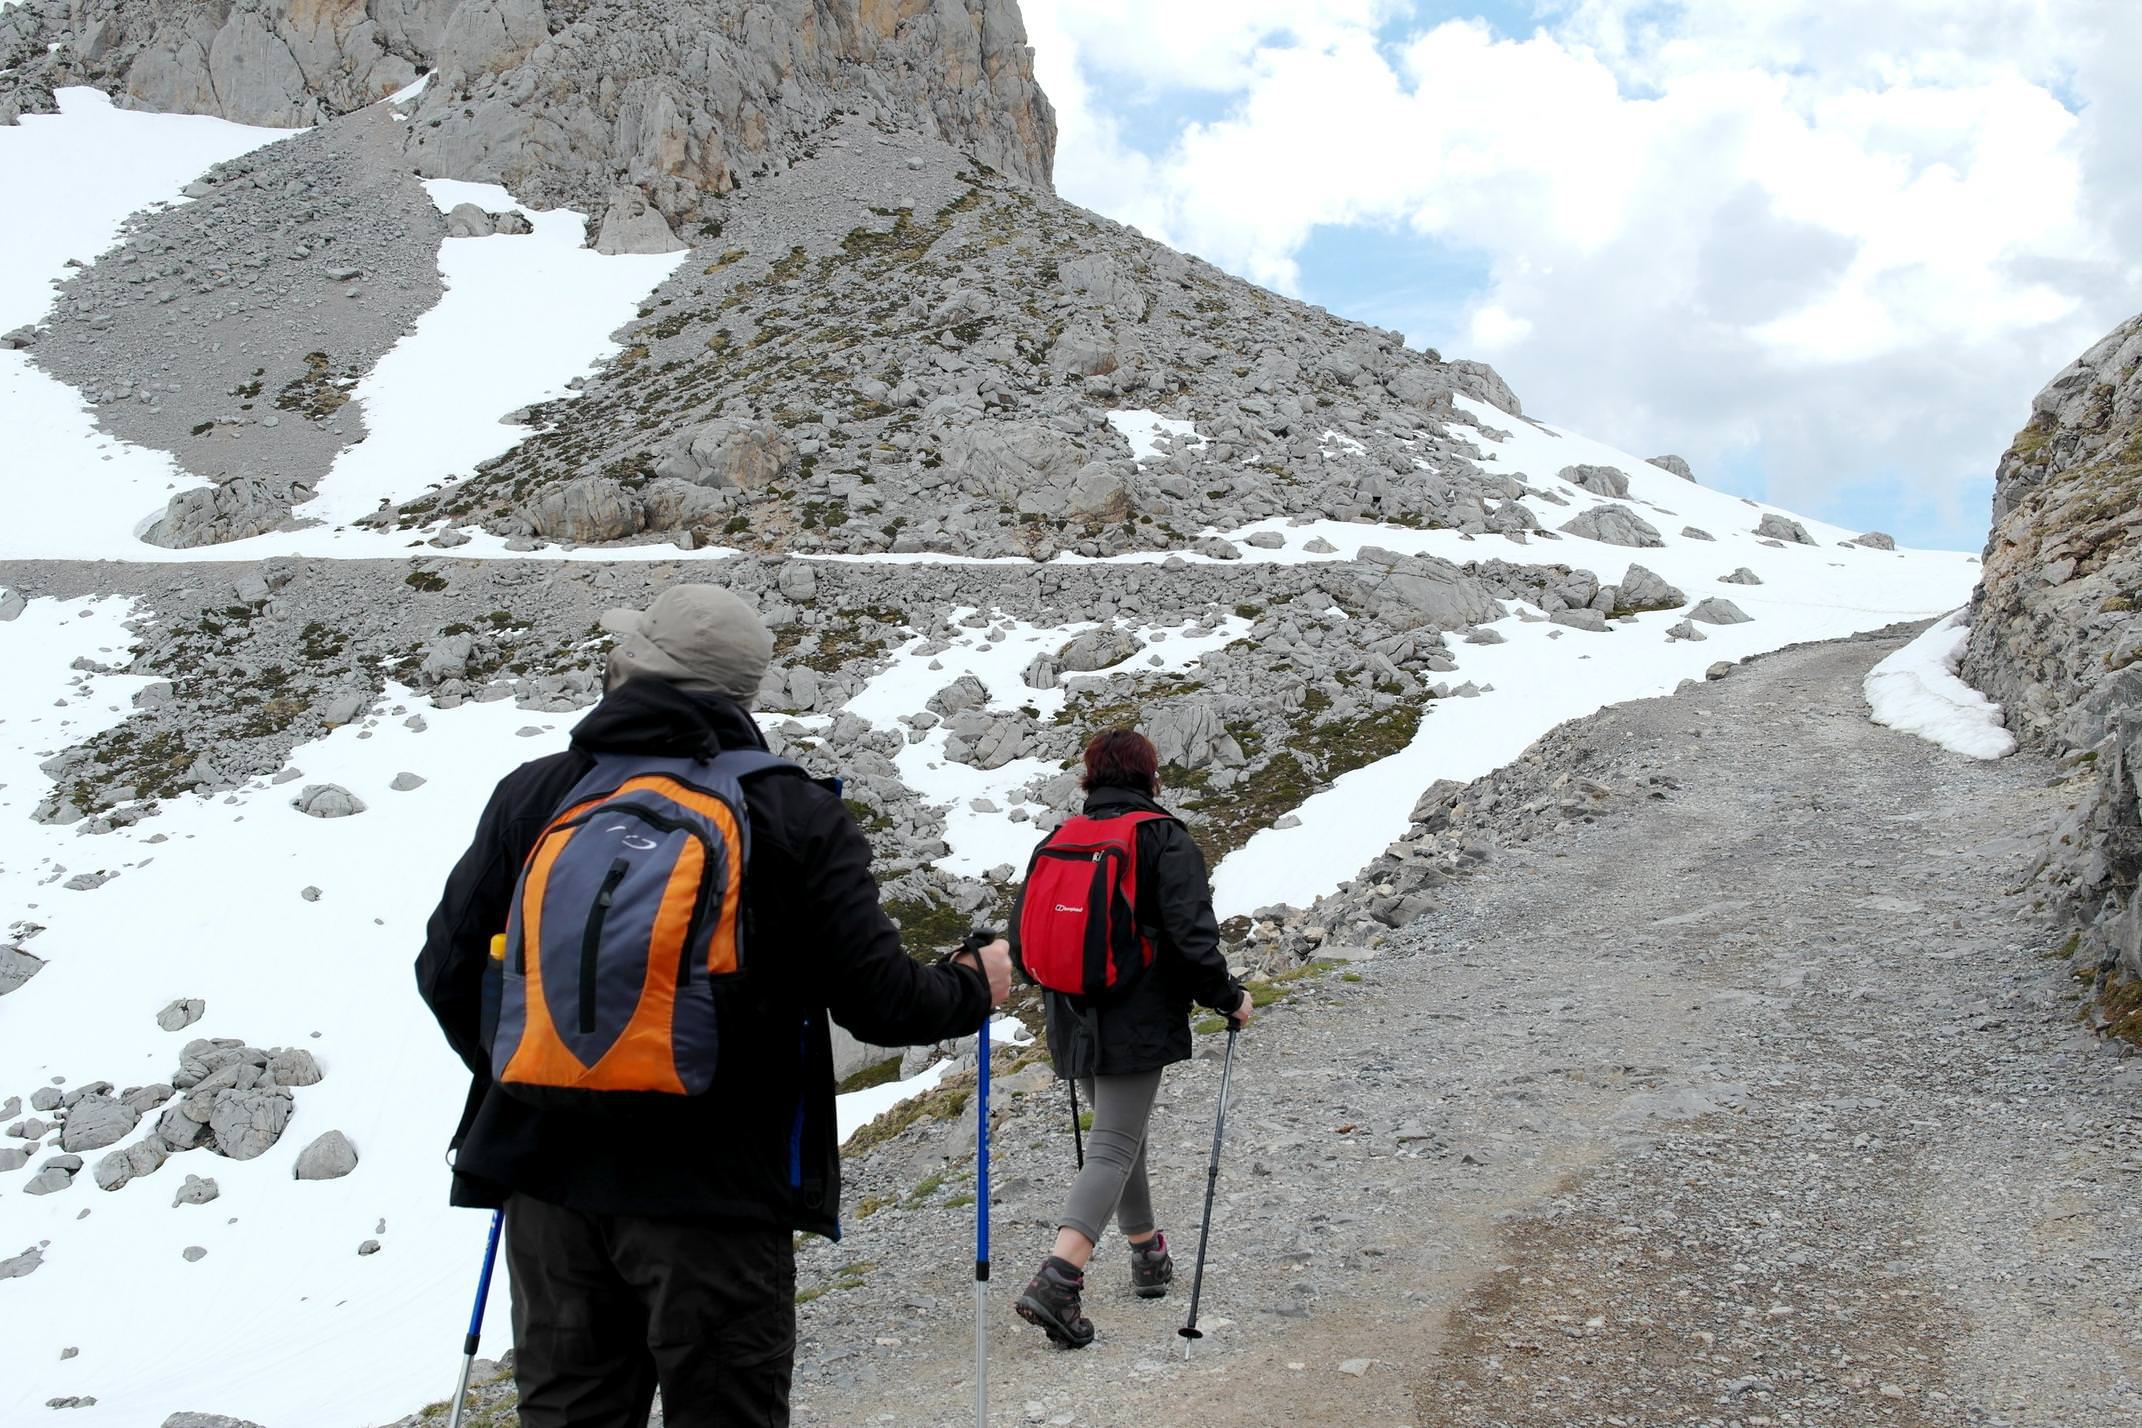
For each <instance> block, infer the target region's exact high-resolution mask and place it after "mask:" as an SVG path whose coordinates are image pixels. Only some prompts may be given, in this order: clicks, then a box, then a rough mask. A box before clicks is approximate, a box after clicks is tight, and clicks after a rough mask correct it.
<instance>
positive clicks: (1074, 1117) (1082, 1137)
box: [1064, 1076, 1086, 1170]
mask: <svg viewBox="0 0 2142 1428" xmlns="http://www.w3.org/2000/svg"><path fill="white" fill-rule="evenodd" d="M1064 1088H1065V1089H1066V1090H1068V1091H1070V1093H1071V1145H1072V1148H1073V1149H1075V1150H1076V1151H1077V1152H1078V1168H1079V1169H1081V1170H1084V1169H1085V1168H1086V1128H1085V1127H1084V1126H1083V1125H1081V1124H1079V1119H1078V1081H1077V1079H1076V1078H1075V1077H1071V1076H1066V1077H1064Z"/></svg>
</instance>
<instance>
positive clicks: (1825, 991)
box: [796, 634, 2142, 1428]
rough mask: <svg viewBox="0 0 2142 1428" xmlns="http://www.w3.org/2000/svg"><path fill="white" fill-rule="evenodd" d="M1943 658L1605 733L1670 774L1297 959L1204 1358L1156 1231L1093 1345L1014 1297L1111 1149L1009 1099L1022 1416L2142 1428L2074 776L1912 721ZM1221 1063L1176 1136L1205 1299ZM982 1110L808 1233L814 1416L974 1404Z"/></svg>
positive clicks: (1233, 1138) (1269, 1036)
mask: <svg viewBox="0 0 2142 1428" xmlns="http://www.w3.org/2000/svg"><path fill="white" fill-rule="evenodd" d="M1901 638H1902V636H1900V635H1895V634H1892V635H1888V636H1883V637H1874V638H1866V639H1860V640H1853V641H1847V642H1843V643H1837V644H1828V645H1819V646H1810V647H1804V648H1800V649H1795V650H1790V651H1786V652H1784V653H1781V654H1779V655H1776V656H1772V657H1770V658H1767V659H1764V660H1761V661H1758V662H1755V663H1753V664H1750V665H1746V666H1743V667H1740V668H1738V669H1736V670H1735V671H1734V672H1733V673H1732V674H1731V676H1730V677H1728V678H1726V679H1724V680H1722V681H1719V682H1716V683H1712V684H1707V685H1705V686H1703V687H1702V688H1700V689H1694V690H1690V691H1688V692H1686V693H1684V694H1682V695H1679V696H1677V697H1675V698H1672V699H1661V700H1653V701H1650V702H1647V703H1643V704H1636V705H1628V706H1623V707H1621V708H1617V709H1613V710H1609V711H1607V712H1606V713H1604V714H1602V715H1599V716H1597V717H1595V718H1594V719H1592V720H1590V721H1587V722H1586V723H1585V724H1584V725H1583V726H1581V728H1582V732H1583V736H1584V739H1585V742H1586V744H1587V745H1588V746H1589V747H1590V748H1591V749H1592V750H1594V751H1595V752H1596V754H1597V757H1596V758H1595V759H1594V760H1592V761H1590V762H1589V763H1587V765H1586V767H1587V770H1588V772H1589V773H1590V776H1592V777H1595V778H1598V777H1601V775H1600V774H1599V773H1598V772H1597V770H1599V769H1600V768H1602V767H1610V768H1612V769H1613V770H1614V775H1615V776H1618V777H1619V778H1621V779H1623V780H1626V781H1628V782H1635V781H1636V780H1639V779H1642V778H1643V777H1645V776H1646V775H1650V774H1663V775H1667V776H1669V778H1670V780H1671V783H1670V784H1668V783H1661V784H1659V785H1657V786H1658V787H1659V789H1660V795H1661V796H1659V797H1657V798H1655V799H1652V800H1643V801H1639V802H1637V803H1636V804H1635V805H1634V810H1635V811H1632V812H1629V813H1625V814H1620V815H1614V816H1610V817H1608V818H1606V819H1603V820H1600V821H1597V822H1579V823H1578V824H1576V825H1575V826H1574V827H1571V828H1569V829H1568V830H1567V831H1564V832H1562V833H1558V834H1556V835H1553V836H1552V837H1550V838H1547V839H1543V840H1541V841H1539V842H1535V843H1533V844H1531V845H1529V846H1524V847H1517V848H1508V849H1503V850H1500V851H1499V852H1497V853H1496V855H1495V856H1494V858H1493V859H1492V860H1491V861H1490V862H1489V863H1488V864H1487V865H1486V866H1485V867H1484V868H1483V869H1482V870H1481V871H1480V873H1479V874H1478V875H1477V876H1476V877H1474V878H1472V879H1471V880H1469V881H1467V882H1465V883H1462V884H1460V885H1457V886H1454V887H1452V888H1451V889H1449V890H1448V901H1447V902H1446V904H1445V906H1444V908H1443V910H1441V911H1440V912H1438V913H1436V914H1434V915H1432V916H1430V917H1429V918H1428V919H1426V920H1425V921H1424V922H1422V923H1420V924H1418V925H1417V926H1415V927H1413V928H1411V929H1408V930H1407V931H1406V932H1405V933H1404V934H1402V935H1400V936H1399V937H1397V938H1395V939H1393V942H1392V944H1391V945H1389V946H1386V947H1384V948H1382V949H1379V950H1378V951H1377V952H1376V953H1375V954H1374V955H1373V956H1364V954H1359V953H1357V954H1355V955H1357V956H1364V959H1363V960H1358V961H1354V962H1351V963H1349V964H1348V965H1347V966H1346V967H1344V968H1343V969H1333V970H1330V971H1327V972H1325V973H1323V974H1322V975H1319V976H1316V977H1312V978H1306V979H1304V980H1302V981H1300V982H1297V983H1294V984H1292V988H1291V995H1289V996H1288V997H1287V999H1286V1000H1285V1001H1284V1002H1283V1003H1282V1004H1280V1005H1278V1006H1275V1007H1273V1008H1271V1009H1270V1010H1268V1011H1267V1013H1266V1014H1265V1016H1264V1018H1263V1019H1262V1020H1260V1021H1259V1023H1258V1024H1257V1025H1256V1026H1255V1027H1254V1028H1253V1029H1252V1030H1251V1032H1250V1033H1249V1034H1248V1035H1247V1036H1245V1037H1244V1039H1243V1043H1242V1048H1241V1055H1240V1057H1239V1058H1238V1065H1237V1067H1236V1076H1235V1087H1236V1095H1235V1106H1234V1110H1233V1113H1232V1116H1231V1119H1230V1127H1229V1131H1230V1133H1229V1153H1228V1157H1227V1161H1226V1164H1225V1168H1224V1170H1223V1174H1222V1178H1221V1181H1220V1199H1219V1208H1218V1212H1217V1217H1216V1222H1217V1224H1218V1226H1219V1229H1218V1231H1217V1234H1216V1241H1215V1244H1214V1248H1213V1253H1212V1259H1211V1263H1210V1265H1209V1267H1208V1271H1207V1280H1206V1298H1205V1307H1204V1326H1205V1327H1206V1328H1207V1329H1208V1330H1209V1331H1210V1337H1208V1338H1207V1339H1205V1340H1204V1341H1203V1342H1202V1343H1201V1344H1200V1345H1199V1346H1198V1347H1197V1350H1196V1354H1195V1356H1194V1358H1192V1359H1191V1360H1190V1361H1189V1362H1188V1363H1187V1364H1186V1363H1185V1361H1184V1359H1183V1357H1182V1354H1181V1351H1180V1350H1181V1340H1179V1339H1178V1338H1177V1337H1176V1336H1175V1332H1174V1331H1175V1329H1176V1327H1177V1326H1178V1325H1179V1324H1180V1323H1181V1321H1182V1313H1183V1311H1184V1308H1185V1298H1186V1291H1187V1284H1185V1285H1184V1287H1183V1289H1181V1290H1179V1291H1178V1293H1177V1295H1176V1296H1175V1297H1171V1298H1169V1299H1166V1300H1163V1301H1160V1302H1158V1303H1153V1304H1148V1303H1141V1302H1140V1301H1138V1300H1135V1299H1133V1298H1132V1297H1131V1296H1130V1293H1129V1290H1128V1287H1127V1284H1126V1283H1124V1282H1123V1281H1124V1280H1125V1278H1126V1275H1127V1271H1126V1267H1125V1261H1124V1259H1123V1256H1122V1254H1121V1252H1120V1244H1119V1242H1116V1241H1113V1240H1111V1241H1110V1242H1107V1243H1104V1244H1103V1246H1102V1248H1101V1251H1100V1253H1099V1255H1098V1256H1097V1257H1096V1261H1095V1270H1094V1273H1093V1274H1092V1276H1091V1281H1090V1282H1091V1284H1092V1285H1093V1290H1092V1291H1091V1292H1090V1293H1089V1312H1090V1313H1091V1314H1092V1316H1093V1318H1094V1320H1095V1322H1096V1323H1097V1325H1098V1326H1099V1328H1100V1335H1101V1337H1100V1339H1099V1341H1098V1342H1097V1343H1096V1344H1095V1345H1094V1347H1092V1348H1091V1349H1088V1350H1086V1351H1084V1352H1081V1353H1076V1354H1070V1353H1063V1352H1058V1351H1053V1350H1050V1349H1048V1348H1047V1347H1046V1346H1045V1345H1044V1343H1043V1341H1042V1340H1041V1337H1040V1336H1039V1334H1038V1333H1036V1332H1035V1331H1033V1330H1031V1329H1029V1328H1027V1327H1026V1326H1024V1325H1022V1324H1021V1323H1019V1321H1017V1320H1016V1319H1015V1318H1013V1316H1012V1314H1011V1312H1010V1305H1011V1301H1012V1299H1013V1298H1014V1297H1015V1296H1016V1294H1017V1292H1018V1290H1019V1288H1020V1286H1021V1285H1023V1283H1024V1282H1025V1279H1026V1277H1027V1275H1028V1274H1029V1273H1030V1272H1031V1270H1032V1267H1033V1264H1034V1262H1035V1261H1036V1260H1037V1259H1038V1257H1039V1256H1040V1254H1041V1253H1042V1252H1043V1250H1044V1248H1045V1245H1046V1242H1047V1237H1048V1231H1049V1224H1050V1217H1051V1216H1052V1214H1053V1212H1054V1208H1055V1204H1056V1200H1057V1196H1058V1194H1059V1192H1060V1187H1061V1184H1062V1182H1063V1181H1064V1180H1065V1178H1066V1177H1067V1175H1068V1174H1069V1171H1070V1156H1071V1150H1070V1145H1069V1136H1068V1134H1065V1133H1064V1132H1065V1130H1066V1128H1065V1127H1063V1126H1062V1125H1061V1121H1062V1120H1063V1119H1064V1117H1065V1112H1064V1109H1063V1102H1062V1100H1061V1097H1060V1091H1059V1090H1058V1088H1057V1087H1056V1086H1055V1085H1054V1083H1053V1082H1051V1081H1049V1080H1048V1079H1047V1073H1046V1071H1045V1069H1043V1068H1041V1067H1031V1068H1028V1069H1026V1070H1023V1071H1017V1072H1012V1073H1010V1074H1008V1075H1005V1076H1004V1077H1002V1079H1001V1080H1000V1083H999V1093H998V1095H997V1097H996V1109H997V1115H998V1119H997V1130H996V1136H995V1141H994V1145H995V1152H996V1164H995V1174H996V1180H997V1192H998V1198H997V1203H996V1207H995V1213H996V1264H997V1278H996V1281H995V1283H994V1284H993V1285H992V1288H991V1308H992V1313H991V1317H990V1331H991V1354H990V1361H991V1373H992V1389H993V1399H992V1403H993V1412H992V1415H991V1420H992V1422H995V1423H1027V1422H1034V1423H1050V1424H1062V1425H1069V1424H1079V1425H1091V1426H1092V1428H1103V1425H1117V1424H1122V1425H1130V1424H1137V1425H1142V1428H1147V1426H1149V1425H1156V1424H1169V1425H1190V1424H1253V1423H1254V1424H1273V1423H1287V1424H1325V1423H1331V1424H1339V1423H1343V1424H1347V1425H1349V1428H1373V1426H1374V1425H1389V1424H1419V1425H1426V1424H1438V1425H1441V1424H1464V1425H1481V1428H1488V1426H1489V1425H1497V1424H1525V1425H1547V1424H1555V1425H1564V1424H1569V1425H1575V1424H1630V1425H1635V1424H1717V1425H1733V1424H1740V1425H1748V1428H1758V1425H1766V1424H1777V1425H1788V1424H1805V1425H1814V1424H1891V1423H1894V1424H1922V1423H1923V1424H1989V1425H1990V1424H2017V1425H2022V1424H2045V1425H2050V1424H2074V1425H2112V1424H2123V1423H2137V1424H2142V1351H2138V1348H2137V1342H2138V1334H2142V1331H2138V1329H2137V1327H2136V1320H2135V1318H2134V1315H2133V1312H2132V1311H2133V1306H2134V1305H2135V1304H2136V1303H2137V1302H2138V1298H2142V1269H2138V1266H2142V1257H2138V1256H2137V1254H2136V1250H2137V1248H2138V1247H2142V1217H2138V1215H2137V1212H2136V1210H2135V1207H2134V1203H2133V1201H2134V1196H2133V1194H2132V1190H2133V1188H2134V1186H2135V1184H2136V1182H2135V1181H2134V1180H2132V1179H2131V1178H2130V1176H2131V1175H2132V1174H2134V1173H2136V1172H2142V1146H2138V1143H2137V1141H2136V1139H2135V1131H2136V1121H2137V1118H2136V1117H2134V1116H2133V1115H2131V1114H2128V1113H2127V1112H2126V1110H2125V1106H2124V1101H2125V1096H2126V1094H2130V1093H2132V1091H2133V1090H2135V1089H2137V1088H2138V1087H2142V1066H2137V1065H2134V1064H2132V1063H2128V1062H2126V1061H2124V1060H2123V1058H2122V1057H2121V1056H2120V1055H2119V1054H2118V1052H2119V1048H2118V1047H2117V1046H2116V1045H2101V1044H2099V1043H2098V1042H2097V1041H2096V1040H2095V1039H2094V1038H2092V1037H2091V1036H2089V1035H2088V1034H2086V1033H2084V1032H2083V1031H2082V1030H2080V1029H2079V1028H2078V1027H2077V1025H2076V1013H2077V1010H2078V1008H2079V999H2080V997H2081V995H2082V992H2081V989H2080V988H2079V987H2078V986H2077V985H2076V984H2074V983H2072V982H2070V981H2068V980H2067V979H2066V977H2065V976H2064V975H2063V965H2064V964H2063V963H2061V962H2060V961H2059V960H2058V959H2056V958H2050V957H2046V956H2043V955H2042V954H2043V952H2044V951H2045V950H2046V947H2047V944H2048V943H2049V942H2051V941H2052V940H2053V936H2052V933H2051V932H2050V930H2049V928H2048V925H2047V924H2046V923H2045V922H2044V921H2043V920H2042V917H2041V915H2040V914H2039V913H2037V912H2036V911H2034V910H2033V909H2032V907H2031V906H2030V898H2029V896H2028V894H2015V893H2011V892H2010V891H2009V890H2010V889H2013V888H2016V887H2018V886H2019V885H2021V884H2022V883H2023V882H2024V880H2025V874H2026V872H2027V870H2028V867H2029V863H2030V859H2031V857H2032V849H2033V841H2034V838H2036V837H2038V836H2040V834H2041V830H2042V829H2043V828H2044V827H2045V826H2046V824H2047V823H2048V822H2049V820H2050V819H2051V817H2052V816H2053V814H2055V813H2056V812H2057V811H2058V809H2059V808H2060V806H2061V805H2062V804H2063V803H2064V802H2065V801H2067V799H2068V794H2067V793H2066V792H2065V791H2064V790H2062V789H2061V788H2059V787H2056V786H2050V785H2049V784H2048V777H2049V775H2050V773H2051V770H2050V768H2049V766H2047V765H2046V764H2044V763H2042V762H2039V761H2034V760H2032V759H2029V758H2025V757H2018V758H2012V759H2009V760H2006V761H2003V762H2000V763H1997V764H1992V765H1985V764H1972V763H1968V762H1966V761H1964V760H1961V759H1959V758H1956V757H1954V756H1952V755H1948V754H1945V753H1943V752H1941V751H1939V750H1937V749H1935V748H1934V747H1932V746H1931V745H1927V744H1924V743H1921V742H1919V741H1917V740H1915V739H1912V738H1910V737H1908V736H1903V735H1899V734H1896V733H1893V732H1891V731H1889V730H1886V729H1881V728H1877V727H1875V726H1873V725H1871V724H1869V723H1868V722H1867V720H1866V718H1865V715H1864V709H1863V706H1862V705H1861V703H1860V699H1859V693H1858V689H1859V680H1860V677H1861V675H1862V674H1863V673H1864V672H1865V671H1866V669H1867V668H1868V667H1869V666H1870V665H1871V664H1872V663H1873V662H1874V661H1875V660H1877V659H1879V658H1880V657H1881V656H1882V655H1884V654H1886V653H1887V652H1888V651H1889V650H1891V649H1893V648H1895V647H1896V645H1897V644H1898V643H1900V641H1901ZM1676 785H1677V786H1676ZM1669 790H1670V791H1669ZM1219 1042H1220V1038H1218V1037H1212V1038H1210V1039H1209V1040H1208V1042H1207V1044H1206V1049H1205V1051H1204V1052H1203V1054H1202V1055H1201V1056H1200V1057H1199V1059H1198V1060H1196V1061H1194V1062H1193V1063H1191V1064H1190V1065H1189V1066H1187V1067H1178V1068H1176V1069H1175V1070H1174V1071H1173V1072H1171V1073H1170V1076H1169V1079H1168V1081H1167V1083H1166V1084H1165V1086H1164V1088H1163V1092H1162V1097H1163V1107H1162V1109H1161V1111H1160V1112H1159V1114H1158V1117H1157V1119H1156V1123H1155V1139H1154V1143H1153V1144H1154V1156H1155V1160H1156V1174H1157V1186H1156V1190H1157V1196H1158V1199H1159V1201H1160V1203H1161V1205H1162V1207H1163V1221H1164V1224H1166V1225H1167V1226H1169V1227H1170V1228H1171V1229H1172V1231H1173V1236H1172V1237H1173V1239H1174V1242H1175V1244H1176V1246H1177V1253H1178V1258H1179V1260H1180V1261H1181V1262H1182V1265H1183V1270H1184V1273H1185V1277H1186V1278H1187V1271H1188V1261H1189V1258H1190V1255H1191V1253H1192V1252H1193V1250H1194V1241H1195V1237H1196V1212H1197V1206H1198V1196H1199V1195H1200V1193H1201V1192H1202V1189H1203V1178H1204V1176H1203V1170H1204V1163H1203V1162H1204V1150H1205V1146H1206V1144H1207V1142H1208V1139H1209V1136H1210V1131H1211V1115H1212V1107H1213V1101H1212V1097H1213V1095H1214V1092H1215V1090H1216V1088H1217V1082H1218V1073H1219V1063H1218V1050H1219ZM948 1109H949V1108H948ZM969 1116H970V1117H971V1112H970V1113H969ZM972 1136H973V1129H972V1122H971V1118H963V1117H960V1116H958V1115H956V1114H954V1115H948V1117H947V1118H946V1119H944V1120H941V1121H940V1120H934V1119H930V1118H928V1117H925V1118H924V1119H923V1120H922V1121H921V1123H920V1124H919V1125H918V1126H917V1127H916V1128H914V1129H912V1130H910V1131H908V1132H907V1133H905V1134H904V1135H902V1136H900V1137H899V1138H897V1139H895V1140H893V1141H891V1142H890V1143H888V1144H886V1145H885V1146H883V1147H881V1148H880V1149H879V1150H877V1151H876V1152H875V1153H873V1154H872V1155H871V1156H869V1157H868V1158H867V1159H865V1160H862V1161H861V1162H859V1163H858V1164H857V1165H856V1166H855V1167H854V1172H853V1175H852V1180H851V1185H850V1189H849V1198H848V1214H849V1223H848V1234H847V1237H846V1239H845V1241H844V1242H842V1243H841V1244H838V1245H832V1244H824V1243H820V1242H815V1241H814V1242H811V1243H810V1244H808V1245H807V1246H806V1247H805V1250H804V1252H803V1254H802V1257H801V1282H802V1284H803V1285H804V1286H805V1288H806V1291H807V1292H808V1291H812V1290H817V1291H821V1292H818V1293H817V1297H815V1298H813V1299H812V1300H811V1301H810V1302H809V1303H807V1304H806V1305H805V1306H804V1309H803V1311H802V1320H803V1335H804V1342H803V1345H802V1347H801V1349H800V1351H799V1355H798V1382H797V1393H796V1407H797V1413H796V1420H797V1422H799V1423H822V1424H832V1423H840V1424H849V1423H892V1424H903V1425H906V1424H935V1423H947V1424H950V1423H963V1422H968V1421H971V1420H972V1414H973V1406H972V1361H973V1340H972V1309H971V1269H970V1267H969V1261H970V1258H971V1247H970V1246H971V1241H970V1239H969V1236H970V1234H971V1217H972V1213H973V1211H972V1209H971V1205H968V1204H962V1203H961V1201H962V1200H963V1198H965V1197H968V1196H971V1192H972V1166H971V1159H970V1152H971V1145H972ZM865 1197H870V1198H872V1199H875V1200H876V1201H877V1202H879V1206H880V1207H879V1208H876V1209H875V1211H874V1213H871V1214H869V1215H867V1216H863V1215H859V1214H858V1213H857V1211H858V1209H859V1208H860V1206H861V1205H862V1204H864V1203H867V1202H866V1199H865Z"/></svg>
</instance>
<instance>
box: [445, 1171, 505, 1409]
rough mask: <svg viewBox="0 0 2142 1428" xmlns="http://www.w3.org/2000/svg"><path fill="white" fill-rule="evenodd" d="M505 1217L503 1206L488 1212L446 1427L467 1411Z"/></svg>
mask: <svg viewBox="0 0 2142 1428" xmlns="http://www.w3.org/2000/svg"><path fill="white" fill-rule="evenodd" d="M505 1220H506V1212H505V1211H504V1210H503V1209H498V1210H493V1211H492V1212H491V1234H490V1238H488V1239H487V1240H485V1241H484V1246H483V1273H482V1274H481V1275H479V1276H478V1277H477V1280H476V1307H475V1308H473V1309H471V1310H470V1311H469V1332H468V1337H467V1338H465V1339H463V1340H462V1341H461V1379H460V1381H459V1382H458V1383H456V1384H455V1385H454V1412H453V1417H452V1418H451V1419H450V1420H449V1421H448V1425H447V1428H461V1419H462V1415H463V1414H465V1413H467V1412H468V1401H469V1375H470V1374H471V1373H472V1372H474V1371H475V1368H476V1341H477V1339H478V1338H480V1337H482V1335H483V1306H484V1301H485V1300H487V1299H489V1298H490V1297H491V1266H492V1265H494V1264H496V1263H497V1262H498V1230H499V1226H501V1225H503V1224H504V1223H505Z"/></svg>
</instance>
